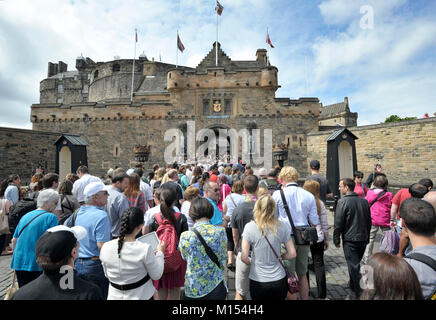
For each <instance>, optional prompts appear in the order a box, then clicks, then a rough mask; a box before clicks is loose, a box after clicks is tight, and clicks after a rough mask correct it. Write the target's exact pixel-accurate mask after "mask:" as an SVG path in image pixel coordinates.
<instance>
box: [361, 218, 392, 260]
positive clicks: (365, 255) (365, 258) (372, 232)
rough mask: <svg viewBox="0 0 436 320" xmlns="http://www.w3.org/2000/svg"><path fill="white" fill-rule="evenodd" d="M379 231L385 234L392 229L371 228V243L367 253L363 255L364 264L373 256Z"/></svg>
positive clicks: (367, 247)
mask: <svg viewBox="0 0 436 320" xmlns="http://www.w3.org/2000/svg"><path fill="white" fill-rule="evenodd" d="M379 229H381V231H382V232H384V231H389V230H390V227H380V226H371V231H370V233H369V243H368V245H367V246H366V251H365V253H364V255H363V263H367V262H368V259H369V257H370V256H371V255H372V250H373V248H374V241H375V236H376V235H377V232H378V230H379Z"/></svg>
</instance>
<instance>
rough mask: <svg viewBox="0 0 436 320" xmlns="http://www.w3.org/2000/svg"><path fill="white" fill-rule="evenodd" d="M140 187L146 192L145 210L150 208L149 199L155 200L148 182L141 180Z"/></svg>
mask: <svg viewBox="0 0 436 320" xmlns="http://www.w3.org/2000/svg"><path fill="white" fill-rule="evenodd" d="M139 189H140V190H141V192H142V193H143V194H144V196H145V210H148V209H150V208H149V206H148V202H147V201H149V200H153V193H152V192H151V187H150V186H149V185H148V184H146V183H145V182H144V181H142V179H141V180H139Z"/></svg>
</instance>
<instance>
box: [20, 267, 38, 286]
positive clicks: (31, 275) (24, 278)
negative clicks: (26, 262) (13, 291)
mask: <svg viewBox="0 0 436 320" xmlns="http://www.w3.org/2000/svg"><path fill="white" fill-rule="evenodd" d="M15 274H16V275H17V282H18V287H19V288H21V287H22V286H25V285H26V284H28V283H29V282H32V281H33V280H35V279H36V278H38V277H39V276H40V275H41V274H42V271H21V270H15Z"/></svg>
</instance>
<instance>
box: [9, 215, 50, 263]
mask: <svg viewBox="0 0 436 320" xmlns="http://www.w3.org/2000/svg"><path fill="white" fill-rule="evenodd" d="M42 212H44V213H43V214H42V215H40V216H39V217H38V218H36V219H35V220H33V221H32V222H31V223H30V224H29V225H28V226H27V227H26V228H25V229H24V231H23V233H22V234H21V235H20V236H18V235H19V234H20V232H21V230H23V228H24V227H25V226H26V225H27V224H28V223H29V222H30V220H32V219H33V218H35V217H36V216H37V215H39V214H40V213H42ZM57 224H58V218H57V217H56V215H55V214H53V213H50V212H47V211H45V210H34V211H31V212H29V213H27V214H25V215H24V216H23V217H22V218H21V220H20V222H19V223H18V226H17V228H16V229H15V232H14V236H13V237H14V238H18V240H17V244H16V245H15V249H14V255H13V256H12V261H11V269H14V270H20V271H41V268H40V267H39V265H38V263H37V262H36V257H35V248H36V242H38V239H39V238H40V237H41V236H42V235H43V234H44V232H45V231H47V229H50V228H52V227H54V226H57Z"/></svg>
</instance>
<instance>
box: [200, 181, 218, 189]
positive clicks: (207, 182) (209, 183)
mask: <svg viewBox="0 0 436 320" xmlns="http://www.w3.org/2000/svg"><path fill="white" fill-rule="evenodd" d="M212 183H216V182H214V181H209V180H208V181H206V182H205V183H204V185H203V190H204V191H210V190H212V189H213V188H212V185H211V184H212Z"/></svg>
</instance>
